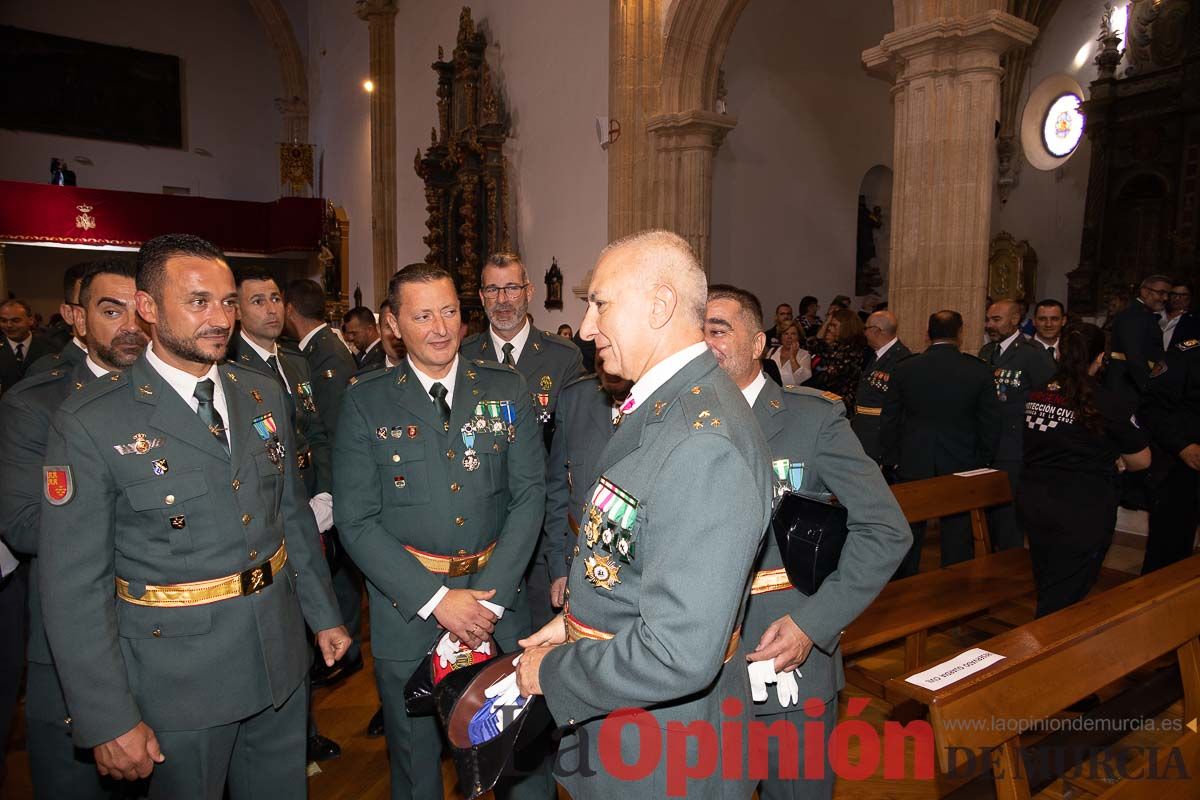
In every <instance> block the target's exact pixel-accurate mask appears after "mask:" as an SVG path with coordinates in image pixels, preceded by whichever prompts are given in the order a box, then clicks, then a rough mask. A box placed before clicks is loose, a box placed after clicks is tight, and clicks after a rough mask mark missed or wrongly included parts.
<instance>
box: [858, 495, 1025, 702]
mask: <svg viewBox="0 0 1200 800" xmlns="http://www.w3.org/2000/svg"><path fill="white" fill-rule="evenodd" d="M892 492H893V493H894V494H895V495H896V499H897V500H898V501H899V502H900V509H901V510H902V511H903V512H904V516H905V519H907V520H908V521H909V523H914V522H927V521H929V520H932V519H937V518H939V517H944V516H949V515H952V514H962V513H968V512H969V513H970V514H971V531H972V535H973V537H974V539H975V558H974V559H972V560H970V561H964V562H962V563H961V564H954V565H952V566H950V567H946V568H943V569H938V570H933V571H932V572H926V573H923V574H920V575H914V576H912V577H909V578H903V579H901V580H898V581H892V582H891V583H889V584H888V585H887V586H885V587H884V588H883V591H882V592H880V594H879V597H877V598H876V599H875V602H873V603H872V604H871V605H870V606H869V607H868V608H867V610H866V611H864V612H863V613H862V614H861V615H860V616H859V617H858V619H856V620H855V621H854V622H852V623H850V625H849V626H848V627H847V628H846V634H845V636H843V637H842V655H843V657H844V658H849V657H851V656H853V655H856V654H859V653H862V652H864V651H866V650H870V649H872V648H875V647H879V646H881V645H885V644H890V643H892V642H895V641H898V640H900V639H903V640H904V671H906V672H908V671H912V670H915V669H916V668H917V667H919V666H920V665H921V664H924V663H925V644H926V639H927V637H928V635H929V630H930V629H932V628H936V627H938V626H939V625H946V624H950V623H954V622H959V621H961V620H965V619H967V618H970V617H974V616H977V615H979V614H982V613H984V612H986V611H988V609H991V608H994V607H995V606H997V605H1000V604H1002V603H1005V602H1008V601H1010V600H1015V599H1018V598H1021V597H1025V596H1027V595H1029V594H1032V593H1033V592H1034V590H1035V587H1034V582H1033V567H1032V565H1031V563H1030V560H1029V551H1027V550H1025V549H1024V548H1019V549H1015V550H1006V551H1003V552H1000V553H992V552H991V540H990V537H989V536H988V527H987V514H986V513H985V512H986V509H987V508H988V507H990V506H997V505H1003V504H1004V503H1007V502H1010V501H1011V500H1012V492H1011V490H1010V488H1009V484H1008V477H1007V476H1006V475H1005V474H1004V473H1003V472H987V473H983V474H981V475H973V476H971V477H959V476H957V475H944V476H942V477H938V478H929V479H927V480H922V481H911V482H908V483H901V484H897V485H895V486H893V487H892ZM890 677H892V676H890V675H888V676H884V675H880V674H879V673H877V672H874V671H872V670H867V669H864V668H862V667H860V666H853V665H851V666H848V667H847V668H846V679H847V680H848V681H849V682H850V683H852V684H853V685H855V686H857V687H858V688H860V689H862V690H863V691H866V692H869V693H870V694H873V695H876V696H878V697H883V698H884V699H889V698H888V696H887V692H886V691H885V684H886V682H887V681H888V679H889V678H890Z"/></svg>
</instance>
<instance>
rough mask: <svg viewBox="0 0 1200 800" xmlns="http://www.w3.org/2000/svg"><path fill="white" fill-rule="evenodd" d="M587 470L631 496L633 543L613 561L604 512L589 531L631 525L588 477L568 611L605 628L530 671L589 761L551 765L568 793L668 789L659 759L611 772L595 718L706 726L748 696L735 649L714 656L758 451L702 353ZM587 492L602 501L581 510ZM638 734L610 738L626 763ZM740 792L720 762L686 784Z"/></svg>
mask: <svg viewBox="0 0 1200 800" xmlns="http://www.w3.org/2000/svg"><path fill="white" fill-rule="evenodd" d="M596 471H597V474H598V475H600V476H601V481H607V482H609V483H611V484H612V485H615V486H616V487H617V488H618V489H620V490H621V491H622V492H623V493H624V494H625V495H626V496H627V497H628V498H629V499H630V500H632V501H634V502H636V503H637V510H636V517H635V519H634V520H633V522H632V528H631V529H630V531H629V532H630V534H631V536H632V540H633V545H634V549H633V552H632V555H631V556H630V558H629V561H628V563H622V561H621V558H620V556H619V555H618V553H619V551H620V545H619V544H616V542H615V541H614V546H613V547H612V552H611V553H610V552H609V551H608V550H607V549H606V547H605V544H604V538H605V535H611V534H612V532H613V531H612V529H610V528H608V527H607V526H606V525H605V524H603V523H602V524H601V526H600V528H599V529H600V530H602V531H605V534H602V535H601V537H600V538H599V539H592V538H591V537H590V536H589V533H588V530H587V528H588V525H589V524H590V523H591V521H592V520H593V519H595V517H597V516H598V517H602V518H605V519H606V518H607V517H608V515H610V514H614V513H615V514H617V516H618V518H619V519H621V520H622V521H623V522H624V524H629V514H628V512H627V511H624V512H623V511H622V509H621V508H620V507H615V506H606V505H605V499H604V498H605V497H607V492H605V494H604V495H603V496H600V495H598V494H597V493H596V489H600V488H602V483H601V482H598V483H597V485H596V486H595V487H589V489H588V492H587V494H588V498H589V502H588V506H587V509H585V519H584V529H582V530H581V532H580V537H579V546H580V548H581V550H580V552H579V553H578V554H577V555H576V557H575V560H574V563H573V564H572V566H571V575H570V578H569V579H568V581H569V582H568V590H569V592H570V596H569V598H568V599H569V613H570V614H571V615H573V616H574V617H576V618H578V619H579V620H580V621H581V622H582V623H584V624H586V625H588V626H590V627H592V628H596V629H598V630H600V631H604V632H607V633H610V634H612V635H613V636H612V638H611V639H606V640H601V639H590V638H589V639H580V640H579V641H577V642H574V643H573V644H565V645H562V646H560V647H556V648H554V649H553V650H551V651H550V652H549V653H548V654H547V655H546V657H545V659H544V660H543V661H542V664H541V668H540V672H539V678H540V681H541V686H542V690H543V692H544V694H545V696H546V701H547V703H548V704H549V708H550V711H551V713H552V714H553V716H554V719H555V721H556V722H557V723H558V724H559V725H564V726H578V727H579V728H580V730H581V732H582V735H583V736H585V737H586V738H584V739H581V740H580V741H579V742H578V744H577V745H576V746H577V747H579V748H586V752H587V758H588V761H589V763H590V765H591V768H592V769H593V770H595V771H596V772H595V774H593V775H584V774H581V773H577V774H573V775H570V776H566V777H563V778H560V781H561V782H562V783H563V784H564V786H565V787H566V788H567V790H568V792H570V794H571V796H572V797H575V798H577V799H578V800H584V798H593V797H621V798H633V797H636V798H643V797H644V798H656V799H657V798H661V797H665V796H666V784H665V781H666V766H665V758H664V759H662V760H660V761H659V768H658V769H657V770H656V771H655V772H654V773H653V774H652V775H650V776H649V777H647V778H646V779H644V780H642V781H637V782H634V781H622V780H618V779H617V778H616V777H614V776H613V775H612V774H610V773H609V772H608V771H607V770H604V769H602V768H601V766H600V764H601V761H600V758H599V740H600V733H599V732H600V727H601V724H602V723H603V718H604V716H605V715H607V714H609V713H610V712H612V711H614V710H616V709H620V708H628V707H636V708H644V709H647V713H649V714H650V715H651V716H652V717H653V718H654V720H655V721H656V722H657V724H658V726H659V728H661V729H663V730H664V731H665V729H666V727H667V724H668V722H669V721H670V722H679V723H682V724H684V725H687V724H688V723H690V722H693V721H697V720H703V721H706V722H707V723H709V724H711V725H713V726H714V728H715V727H716V726H717V725H718V724H719V722H720V719H721V712H720V704H721V702H722V701H723V700H724V699H725V698H728V697H735V698H746V699H748V698H749V696H750V694H749V693H750V688H749V680H748V678H747V675H746V663H745V660H744V658H743V657H742V656H741V655H740V654H738V653H735V654H734V655H733V658H732V659H731V660H730V661H729V662H728V663H725V656H726V650H727V647H728V645H729V641H730V638H731V635H732V634H733V632H734V631H735V630H736V629H738V628H739V627H740V626H741V623H742V617H743V608H744V602H745V598H746V595H747V592H748V591H749V575H750V569H751V567H752V566H753V564H754V559H755V556H756V555H757V554H758V549H759V545H760V543H761V542H762V537H763V533H764V531H765V530H766V528H767V524H768V522H769V519H770V513H771V467H770V452H769V450H768V449H767V443H766V441H765V440H764V439H763V435H762V432H761V431H760V430H759V428H758V424H757V423H756V422H755V421H754V415H753V413H752V412H751V410H750V408H749V407H748V406H747V405H746V401H745V398H743V397H742V396H741V393H740V392H739V391H738V388H737V386H735V385H734V384H733V382H732V381H731V380H730V379H729V377H728V376H727V375H726V374H725V373H724V372H723V371H721V369H720V368H719V367H718V366H717V362H716V360H715V359H714V358H713V356H712V354H711V353H709V352H704V353H703V354H701V355H699V356H697V357H696V358H694V359H693V360H692V361H690V362H689V363H687V364H686V365H685V366H684V367H683V369H681V370H680V371H679V372H677V373H676V374H675V375H674V376H673V377H672V378H670V379H669V380H667V382H666V383H665V384H663V385H662V386H661V387H660V388H659V389H658V390H657V391H655V392H654V393H653V394H652V395H651V396H650V397H649V398H647V399H646V400H645V401H643V402H642V404H641V405H640V406H638V407H637V409H635V410H634V411H633V412H632V413H630V414H629V415H627V416H626V417H625V418H624V420H623V421H622V423H621V425H620V427H618V429H617V431H616V433H615V434H613V438H612V439H611V440H610V441H609V443H608V445H607V446H606V447H605V448H604V452H603V454H602V455H601V456H600V460H599V462H598V463H597V470H596ZM610 491H611V490H610ZM593 499H595V500H596V501H598V502H599V503H600V504H601V507H604V508H607V509H608V510H607V511H606V512H603V513H602V512H599V511H597V513H596V514H595V516H593V513H592V512H593V511H594V510H595V509H596V506H595V505H593ZM598 565H600V566H603V567H607V570H608V575H605V574H604V570H599V571H598V570H597V568H596V567H597V566H598ZM614 572H615V576H614V575H613V573H614ZM593 581H595V583H593ZM614 581H619V582H614ZM606 584H607V586H608V588H605V586H606ZM628 727H629V728H630V729H635V728H634V726H628ZM663 738H664V740H665V738H666V737H665V734H664V737H663ZM637 739H638V737H637V736H636V735H634V736H632V737H631V738H630V737H629V736H622V737H621V751H622V756H623V758H624V761H625V763H626V764H633V763H636V762H637V761H638V754H637V749H636V743H637V742H636V740H637ZM570 745H571V742H570V739H569V738H568V740H566V741H565V742H564V744H563V745H562V746H564V747H567V746H570ZM655 755H659V754H655ZM582 757H583V756H582V755H581V756H580V758H582ZM690 760H691V762H693V763H694V761H695V755H694V754H692V755H691V756H690ZM749 794H750V786H749V784H748V783H747V782H745V781H733V780H730V781H725V780H722V779H721V778H720V775H719V773H718V774H717V775H714V776H713V777H711V778H709V779H707V780H706V781H704V782H699V781H692V782H691V783H690V784H689V786H688V796H689V797H703V798H715V797H737V798H745V797H748V796H749Z"/></svg>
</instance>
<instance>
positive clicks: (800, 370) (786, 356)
mask: <svg viewBox="0 0 1200 800" xmlns="http://www.w3.org/2000/svg"><path fill="white" fill-rule="evenodd" d="M770 358H771V360H772V361H774V362H775V364H776V365H777V366H778V367H779V377H780V378H781V379H782V380H783V385H784V386H799V385H800V384H802V383H804V382H805V381H806V380H808V379H809V378H810V377H812V356H810V355H809V353H808V351H807V350H804V349H802V348H801V347H800V327H799V326H798V325H796V323H795V322H785V323H783V325H781V326H780V328H779V347H776V348H775V349H774V350H772V351H771V355H770Z"/></svg>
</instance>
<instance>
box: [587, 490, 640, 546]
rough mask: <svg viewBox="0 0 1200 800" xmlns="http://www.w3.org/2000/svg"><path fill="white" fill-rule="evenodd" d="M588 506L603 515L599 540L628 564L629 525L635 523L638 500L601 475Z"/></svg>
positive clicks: (633, 543)
mask: <svg viewBox="0 0 1200 800" xmlns="http://www.w3.org/2000/svg"><path fill="white" fill-rule="evenodd" d="M592 506H593V507H594V508H596V509H598V510H599V512H600V514H601V515H602V516H603V518H605V525H604V529H603V530H602V531H600V542H601V544H603V545H604V549H605V550H607V551H608V552H609V553H616V554H617V556H618V557H620V559H621V561H622V562H624V563H626V564H628V563H629V562H630V561H631V560H632V559H633V557H634V555H635V552H634V551H635V544H636V543H635V542H634V540H633V526H634V525H635V524H636V523H637V511H638V501H637V500H636V499H635V498H634V497H633V496H632V495H630V494H629V493H628V492H626V491H625V490H624V489H621V488H620V487H619V486H617V485H616V484H615V483H613V482H612V481H610V480H609V479H608V478H604V477H601V478H600V482H599V483H598V484H597V486H596V491H595V492H593V493H592Z"/></svg>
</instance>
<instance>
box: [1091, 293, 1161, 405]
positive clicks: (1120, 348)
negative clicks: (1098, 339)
mask: <svg viewBox="0 0 1200 800" xmlns="http://www.w3.org/2000/svg"><path fill="white" fill-rule="evenodd" d="M1170 292H1171V279H1170V278H1168V277H1166V276H1165V275H1151V276H1149V277H1148V278H1146V279H1145V280H1143V281H1142V285H1141V287H1140V288H1139V289H1138V296H1137V297H1135V298H1134V299H1133V300H1131V301H1130V302H1129V305H1128V306H1127V307H1126V308H1125V310H1124V311H1122V312H1121V313H1119V314H1117V316H1116V318H1115V319H1113V331H1112V341H1111V343H1110V344H1109V352H1108V368H1107V369H1106V370H1105V372H1104V385H1105V386H1107V387H1108V388H1109V389H1112V390H1113V391H1115V392H1118V393H1119V394H1120V395H1121V397H1122V398H1123V399H1124V400H1125V402H1126V404H1127V405H1128V406H1129V410H1130V412H1131V413H1132V412H1133V410H1134V409H1135V408H1136V407H1137V404H1138V402H1139V401H1140V400H1141V397H1142V395H1143V394H1144V393H1145V391H1146V384H1147V383H1148V382H1149V380H1150V371H1151V370H1152V369H1154V365H1155V364H1157V363H1158V362H1159V361H1162V359H1163V342H1162V328H1160V327H1159V324H1158V322H1159V320H1158V313H1159V312H1160V311H1162V310H1163V306H1164V305H1165V304H1166V302H1167V297H1168V296H1169V295H1170Z"/></svg>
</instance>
